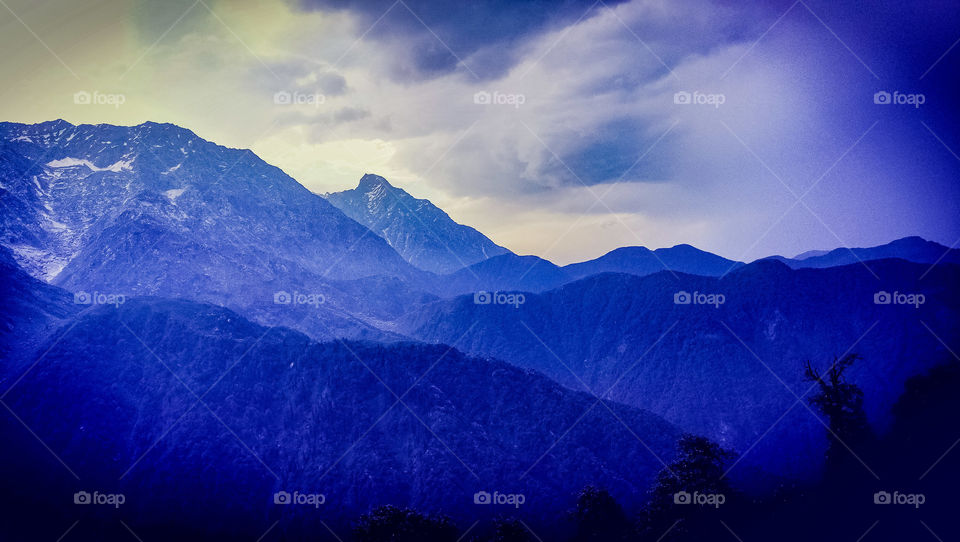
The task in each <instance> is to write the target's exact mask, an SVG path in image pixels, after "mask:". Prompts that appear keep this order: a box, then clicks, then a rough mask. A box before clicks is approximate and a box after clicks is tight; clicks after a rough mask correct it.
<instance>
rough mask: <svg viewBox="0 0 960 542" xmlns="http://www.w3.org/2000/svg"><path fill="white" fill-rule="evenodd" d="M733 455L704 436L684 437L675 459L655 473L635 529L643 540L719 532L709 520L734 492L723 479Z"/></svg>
mask: <svg viewBox="0 0 960 542" xmlns="http://www.w3.org/2000/svg"><path fill="white" fill-rule="evenodd" d="M731 458H732V454H731V453H730V452H728V451H726V450H724V449H723V448H722V447H720V445H719V444H717V443H715V442H713V441H711V440H710V439H707V438H705V437H701V436H696V435H683V436H682V437H680V440H679V441H678V442H677V457H676V458H675V459H674V460H673V462H672V463H670V465H668V466H666V467H664V468H663V469H661V470H660V472H659V473H658V474H657V479H656V481H655V482H654V486H653V488H652V489H651V490H650V501H649V502H648V503H647V506H646V507H645V508H644V509H643V510H642V511H641V514H640V518H639V525H638V530H639V532H640V535H641V538H642V539H644V540H647V539H649V540H679V539H684V538H690V539H693V538H697V537H699V536H701V535H703V533H711V534H714V535H716V534H717V533H718V531H717V530H716V529H717V528H720V529H722V526H721V525H720V523H719V522H718V521H715V520H713V521H711V519H714V518H713V516H716V515H717V511H718V510H719V508H720V507H724V506H730V504H731V498H732V497H733V491H732V490H731V488H730V485H729V484H728V483H727V480H726V479H725V477H724V472H725V468H726V465H727V463H729V461H730V459H731ZM708 537H709V536H708Z"/></svg>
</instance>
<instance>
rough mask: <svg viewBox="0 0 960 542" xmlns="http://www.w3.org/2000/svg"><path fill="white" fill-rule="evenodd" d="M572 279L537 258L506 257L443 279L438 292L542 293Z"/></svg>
mask: <svg viewBox="0 0 960 542" xmlns="http://www.w3.org/2000/svg"><path fill="white" fill-rule="evenodd" d="M569 279H570V277H569V276H568V275H567V274H566V273H565V272H564V271H563V269H562V268H560V267H558V266H557V265H556V264H554V263H552V262H550V261H547V260H544V259H543V258H540V257H537V256H518V255H516V254H512V253H511V254H503V255H501V256H494V257H493V258H490V259H488V260H484V261H482V262H479V263H475V264H473V265H471V266H470V267H466V268H464V269H461V270H459V271H456V272H454V273H450V274H448V275H444V276H442V277H440V280H439V281H438V283H437V290H436V291H437V292H438V293H440V294H441V295H443V296H454V295H459V294H465V293H475V292H481V291H489V292H496V291H501V290H506V291H514V292H517V291H519V292H542V291H544V290H549V289H551V288H556V287H557V286H559V285H561V284H564V283H565V282H567V281H569Z"/></svg>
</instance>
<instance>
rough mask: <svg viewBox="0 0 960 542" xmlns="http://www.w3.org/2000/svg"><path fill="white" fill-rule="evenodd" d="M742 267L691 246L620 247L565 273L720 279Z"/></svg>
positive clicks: (574, 265) (571, 266) (568, 267)
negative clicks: (667, 273) (663, 273)
mask: <svg viewBox="0 0 960 542" xmlns="http://www.w3.org/2000/svg"><path fill="white" fill-rule="evenodd" d="M741 265H743V264H742V263H740V262H735V261H733V260H728V259H726V258H724V257H722V256H717V255H716V254H711V253H709V252H706V251H703V250H700V249H698V248H695V247H692V246H690V245H677V246H674V247H670V248H658V249H656V250H650V249H649V248H646V247H621V248H618V249H615V250H612V251H610V252H608V253H606V254H604V255H603V256H601V257H599V258H596V259H594V260H589V261H586V262H580V263H574V264H570V265H566V266H564V267H563V270H564V271H565V272H566V273H567V274H568V275H569V276H570V278H571V279H574V280H575V279H581V278H584V277H587V276H590V275H596V274H598V273H627V274H630V275H638V276H643V275H650V274H652V273H656V272H657V271H663V270H672V271H675V272H678V273H687V274H690V275H703V276H708V277H718V276H720V275H723V274H724V273H728V272H730V271H732V270H733V269H736V268H737V267H740V266H741Z"/></svg>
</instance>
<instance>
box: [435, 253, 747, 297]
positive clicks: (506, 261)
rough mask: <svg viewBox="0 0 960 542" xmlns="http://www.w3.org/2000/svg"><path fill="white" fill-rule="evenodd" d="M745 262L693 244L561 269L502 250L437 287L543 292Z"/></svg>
mask: <svg viewBox="0 0 960 542" xmlns="http://www.w3.org/2000/svg"><path fill="white" fill-rule="evenodd" d="M742 265H743V264H742V263H740V262H734V261H732V260H728V259H726V258H723V257H720V256H717V255H716V254H711V253H709V252H705V251H703V250H700V249H697V248H694V247H692V246H690V245H677V246H675V247H671V248H658V249H656V250H650V249H648V248H646V247H623V248H618V249H616V250H613V251H611V252H608V253H607V254H605V255H603V256H601V257H599V258H597V259H594V260H590V261H586V262H581V263H575V264H570V265H566V266H563V267H559V266H557V265H555V264H554V263H552V262H550V261H547V260H544V259H543V258H539V257H537V256H517V255H516V254H504V255H502V256H496V257H493V258H490V259H488V260H485V261H482V262H479V263H476V264H474V265H471V266H469V267H467V268H464V269H460V270H458V271H456V272H454V273H450V274H448V275H444V276H443V277H441V280H440V281H439V282H438V285H437V288H436V289H435V290H434V291H435V292H437V293H439V294H441V295H442V296H453V295H457V294H465V293H474V292H481V291H489V292H496V291H513V292H544V291H546V290H551V289H553V288H557V287H559V286H561V285H563V284H567V283H569V282H573V281H575V280H579V279H581V278H584V277H587V276H590V275H596V274H599V273H608V272H616V273H627V274H631V275H637V276H644V275H650V274H652V273H656V272H658V271H663V270H665V269H667V270H671V271H674V272H679V273H689V274H694V275H704V276H720V275H723V274H724V273H727V272H729V271H732V270H734V269H737V268H738V267H740V266H742Z"/></svg>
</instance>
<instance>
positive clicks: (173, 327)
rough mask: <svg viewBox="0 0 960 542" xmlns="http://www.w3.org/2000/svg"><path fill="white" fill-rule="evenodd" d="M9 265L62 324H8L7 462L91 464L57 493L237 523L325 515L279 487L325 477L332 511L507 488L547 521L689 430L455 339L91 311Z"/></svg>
mask: <svg viewBox="0 0 960 542" xmlns="http://www.w3.org/2000/svg"><path fill="white" fill-rule="evenodd" d="M0 277H2V278H3V280H4V283H6V281H7V280H8V279H15V280H17V281H19V282H20V284H21V285H22V286H21V288H20V290H19V292H17V293H15V295H12V296H11V297H10V298H9V299H10V300H11V301H13V302H14V305H13V306H14V307H16V309H15V311H16V312H13V310H12V309H11V308H10V306H9V305H8V307H7V308H6V312H7V313H8V315H9V316H20V317H30V318H32V319H33V320H34V324H37V323H38V322H37V320H41V319H46V320H47V321H48V322H49V323H53V322H54V321H55V322H57V323H58V324H59V326H58V331H57V332H56V333H54V334H52V335H51V336H49V337H46V338H45V339H44V338H43V337H42V336H40V337H36V338H37V339H39V340H38V341H37V342H36V343H35V342H34V341H33V340H28V341H25V340H24V339H27V338H30V339H33V338H32V337H25V330H26V329H27V328H21V329H20V331H21V333H19V334H18V336H16V337H12V336H10V335H9V334H6V335H3V336H0V337H2V339H3V341H2V346H3V351H5V352H7V356H6V357H5V359H6V360H7V363H4V365H3V366H2V367H0V377H2V378H0V382H2V388H3V389H4V390H5V392H4V399H3V400H4V402H5V404H7V405H9V408H11V409H12V410H13V411H15V412H17V414H18V421H14V420H12V419H6V420H5V424H6V425H5V426H4V434H6V435H9V436H10V438H11V439H12V443H13V444H15V445H14V446H8V447H5V448H6V451H5V452H4V453H3V456H4V458H3V459H4V460H5V461H4V464H5V465H7V466H11V465H24V469H26V470H27V471H29V470H30V469H31V465H32V462H35V461H36V458H37V457H38V456H41V458H42V459H43V461H44V462H43V465H44V468H48V469H49V472H48V474H49V473H53V472H56V473H57V474H67V469H69V471H71V472H73V473H75V474H76V475H77V477H78V480H73V479H68V480H67V482H69V483H67V484H66V485H65V486H64V487H59V486H57V487H58V488H59V489H57V490H56V491H61V492H62V493H54V496H53V498H52V500H53V501H56V500H57V499H61V500H62V499H66V498H68V497H69V495H70V494H71V493H73V492H75V491H77V490H80V489H83V488H85V487H87V488H89V487H99V488H112V490H114V491H117V492H122V493H123V494H125V495H126V496H127V498H128V501H129V503H130V506H129V507H126V508H125V512H126V513H127V514H128V515H132V516H135V517H136V516H140V519H143V520H146V521H148V520H149V518H150V517H156V516H157V515H158V514H159V515H162V516H163V517H177V518H179V520H178V521H184V522H188V523H189V522H193V523H194V524H206V525H210V526H211V527H216V528H219V529H229V528H231V525H232V524H234V523H236V522H240V523H241V524H243V525H244V527H247V526H250V525H247V522H250V523H253V524H256V523H257V522H258V521H259V520H260V519H262V518H266V517H271V516H272V515H277V514H278V513H280V512H282V513H284V514H288V515H292V516H297V517H300V516H303V517H301V519H303V520H304V521H313V522H314V523H315V522H316V519H317V518H313V519H312V520H311V519H310V518H309V516H310V514H309V513H308V512H311V511H312V509H309V508H308V509H307V510H306V511H304V510H297V509H292V510H282V509H281V510H278V507H276V506H275V505H274V503H273V500H272V499H273V495H274V493H276V492H278V491H285V490H288V491H289V492H291V493H292V492H293V491H294V490H299V491H301V492H305V491H307V490H308V489H313V490H314V491H317V492H320V493H322V494H323V495H324V496H325V498H326V499H327V502H326V507H329V508H330V509H332V510H336V512H335V513H332V512H331V513H324V514H322V515H321V516H320V517H321V518H322V519H325V520H326V521H328V522H331V523H332V524H337V523H338V522H339V520H338V519H337V518H341V517H348V516H350V515H357V514H360V513H363V512H365V511H366V510H368V509H369V508H370V507H372V506H375V505H378V504H384V503H393V504H398V505H409V506H417V507H424V508H426V509H442V510H444V511H446V512H447V513H448V514H451V515H454V516H455V517H461V518H467V517H471V516H472V515H476V514H477V508H478V507H477V505H476V504H475V503H474V500H473V496H474V493H476V492H478V491H499V492H501V493H510V494H522V495H524V496H525V498H526V499H527V503H528V505H527V506H525V507H524V509H523V510H522V512H523V513H524V514H525V515H526V517H529V518H532V519H531V521H536V520H537V518H538V517H539V516H540V515H546V514H547V512H549V511H550V510H551V509H552V508H553V507H555V506H557V505H558V504H562V503H564V502H566V501H568V500H569V498H570V496H571V495H573V494H574V493H575V492H576V491H577V490H578V489H579V488H580V487H582V486H584V485H586V484H589V483H603V484H604V486H605V487H609V488H611V490H612V491H614V492H615V493H616V494H617V495H618V496H620V497H621V498H623V499H624V500H625V501H626V502H639V501H641V500H642V498H643V495H644V491H645V488H646V486H647V485H648V484H649V483H650V482H651V480H652V478H653V475H654V474H655V473H656V471H657V470H659V469H660V468H661V467H662V463H661V460H665V461H668V460H669V459H670V457H672V454H673V443H674V441H675V439H676V438H677V436H678V434H679V433H678V430H677V429H676V428H675V427H674V426H672V425H671V424H669V423H667V422H666V421H664V420H663V419H662V418H660V417H658V416H655V415H653V414H651V413H649V412H645V411H643V410H640V409H636V408H631V407H626V406H623V405H619V404H616V403H614V402H610V403H609V407H608V408H610V409H611V410H610V411H609V412H607V411H606V410H603V411H600V410H593V409H591V408H590V406H591V403H592V402H593V397H592V396H590V395H589V394H586V393H583V392H577V391H573V390H569V389H566V388H563V387H562V386H560V385H559V384H556V383H554V382H553V381H551V380H549V379H547V378H546V377H544V376H542V375H540V374H538V373H535V372H531V371H525V370H523V369H519V368H516V367H513V366H511V365H509V364H506V363H503V362H499V361H492V360H485V359H479V358H471V357H467V356H465V355H463V354H461V353H460V352H459V351H457V350H456V349H454V348H453V347H450V346H432V345H425V344H416V343H398V344H392V345H381V344H375V343H362V342H360V343H357V342H343V341H334V342H328V343H317V342H315V341H313V340H311V339H310V338H308V337H307V336H305V335H303V334H301V333H298V332H295V331H292V330H289V329H285V328H271V329H268V328H264V327H262V326H259V325H256V324H254V323H252V322H250V321H248V320H247V319H245V318H243V317H242V316H240V315H238V314H236V313H234V312H232V311H230V310H228V309H225V308H222V307H217V306H214V305H207V304H198V303H195V302H192V301H185V300H173V299H163V298H151V297H138V298H133V299H130V300H126V301H125V302H124V303H122V304H119V305H117V306H111V305H99V306H90V307H86V308H84V309H83V310H77V308H76V305H75V304H74V303H73V300H72V296H71V295H69V294H68V293H67V292H65V291H59V292H57V290H58V289H57V288H56V287H51V286H48V285H45V284H42V283H39V282H38V281H35V280H32V279H29V278H26V279H25V278H24V273H23V272H22V271H21V270H20V269H18V268H17V267H16V266H15V265H11V262H10V261H9V260H8V259H3V260H0ZM51 294H54V295H53V296H52V297H51ZM44 314H46V316H42V315H44ZM19 319H20V320H23V319H25V318H19ZM38 327H42V326H36V325H34V326H32V328H33V329H37V328H38ZM38 353H42V356H41V359H39V360H38V359H36V358H35V357H36V355H37V354H38ZM611 414H612V415H611ZM581 418H582V419H581ZM18 422H22V423H23V424H25V425H26V426H28V427H29V428H30V429H31V431H30V432H24V431H22V427H19V426H18ZM597 432H599V434H601V435H603V437H602V438H598V436H597ZM561 435H563V438H561ZM641 439H642V441H641ZM41 442H42V443H43V446H48V447H49V452H48V451H44V450H43V447H42V446H41V444H40V443H41ZM8 444H11V442H9V441H8ZM548 452H549V453H548ZM20 453H26V457H22V456H19V455H18V454H20ZM544 454H546V455H544ZM211 458H216V460H215V461H211ZM661 458H662V459H661ZM58 461H62V462H63V465H57V464H56V463H57V462H58ZM47 462H49V465H47ZM621 462H628V463H629V465H624V468H618V469H609V468H608V466H609V465H612V464H617V463H621ZM65 466H66V469H64V467H65ZM34 467H35V465H34ZM14 476H18V475H14ZM9 482H10V479H9V478H8V483H9ZM25 487H31V486H30V485H29V484H28V485H27V486H25ZM27 493H30V492H29V491H27ZM43 493H44V494H47V493H49V488H44V492H43ZM237 494H241V495H244V496H245V498H244V499H242V500H239V501H237V500H236V499H231V498H232V497H233V496H234V495H237ZM34 496H36V495H34ZM49 497H50V496H49V495H48V498H49ZM38 498H41V499H42V495H41V496H39V497H38ZM223 502H233V506H232V507H231V509H229V510H227V511H225V510H224V509H223V507H222V506H221V505H220V504H219V503H223ZM324 510H326V508H325V509H324ZM491 513H493V512H491ZM304 517H306V519H304ZM316 526H317V527H319V525H316Z"/></svg>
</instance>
